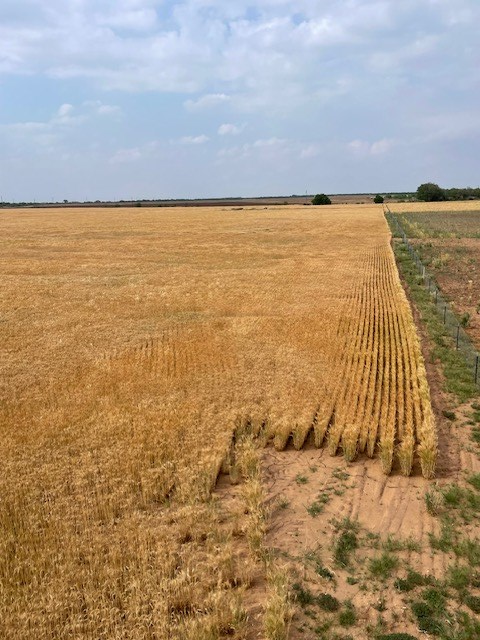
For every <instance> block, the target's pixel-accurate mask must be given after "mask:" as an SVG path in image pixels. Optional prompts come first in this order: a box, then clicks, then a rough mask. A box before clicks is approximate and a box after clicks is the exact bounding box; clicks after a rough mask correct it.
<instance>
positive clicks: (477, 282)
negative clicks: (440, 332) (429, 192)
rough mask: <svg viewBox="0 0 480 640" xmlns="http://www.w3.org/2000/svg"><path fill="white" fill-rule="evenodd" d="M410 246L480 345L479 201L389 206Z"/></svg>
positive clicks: (478, 345) (476, 342) (479, 346)
mask: <svg viewBox="0 0 480 640" xmlns="http://www.w3.org/2000/svg"><path fill="white" fill-rule="evenodd" d="M391 208H392V211H395V212H396V213H398V214H399V220H400V223H401V224H402V226H403V227H404V229H405V231H406V233H407V235H408V237H409V238H410V239H411V242H412V244H413V246H415V248H416V249H417V250H418V251H419V253H420V256H421V258H422V260H423V262H424V264H425V265H426V267H427V269H428V270H429V271H430V273H431V274H432V275H433V276H434V277H435V279H436V281H437V283H438V285H439V287H440V289H441V290H442V292H443V293H444V294H445V295H446V297H447V299H448V300H450V301H451V302H452V304H453V308H454V309H455V311H456V313H457V315H458V317H459V319H462V318H464V322H465V328H466V330H467V333H468V334H469V335H470V336H471V337H472V339H473V341H474V342H475V344H476V346H477V348H480V202H479V201H472V202H441V203H437V202H431V203H423V204H422V203H420V204H419V203H416V204H415V205H413V204H410V205H408V206H407V208H406V205H404V204H395V205H392V207H391Z"/></svg>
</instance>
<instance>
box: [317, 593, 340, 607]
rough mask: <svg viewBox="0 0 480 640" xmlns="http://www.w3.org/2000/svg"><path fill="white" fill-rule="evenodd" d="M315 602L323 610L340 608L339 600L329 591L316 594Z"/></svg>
mask: <svg viewBox="0 0 480 640" xmlns="http://www.w3.org/2000/svg"><path fill="white" fill-rule="evenodd" d="M317 603H318V606H319V607H320V608H321V609H323V610H324V611H338V610H339V609H340V602H339V601H338V600H337V598H335V597H334V596H331V595H330V594H329V593H322V595H320V596H318V598H317Z"/></svg>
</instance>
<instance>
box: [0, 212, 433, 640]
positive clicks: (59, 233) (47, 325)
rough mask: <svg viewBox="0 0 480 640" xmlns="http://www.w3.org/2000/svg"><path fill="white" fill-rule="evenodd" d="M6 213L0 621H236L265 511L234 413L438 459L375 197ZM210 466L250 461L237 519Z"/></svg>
mask: <svg viewBox="0 0 480 640" xmlns="http://www.w3.org/2000/svg"><path fill="white" fill-rule="evenodd" d="M0 228H1V234H0V244H1V251H0V263H1V274H2V288H1V315H0V339H1V349H2V354H1V355H2V357H1V365H0V366H1V386H0V400H1V416H0V419H1V423H0V436H1V438H0V453H1V460H2V473H1V476H0V636H2V637H5V638H12V639H13V638H22V639H30V638H32V639H33V638H35V639H36V640H42V639H55V640H63V639H67V638H68V639H73V638H82V639H83V638H84V639H87V638H88V639H91V640H97V639H99V638H109V639H110V638H114V639H117V638H122V639H125V640H126V639H134V640H137V639H140V638H141V639H161V640H163V639H167V638H169V639H173V640H184V639H187V640H188V639H190V638H191V639H192V640H193V638H199V639H201V640H209V639H211V640H213V639H218V638H223V637H225V638H226V637H229V638H244V637H247V635H246V634H248V620H247V615H246V610H245V607H244V601H245V598H246V597H247V594H248V590H249V588H250V586H251V585H252V584H253V582H254V574H255V569H254V568H252V567H251V566H250V560H249V557H250V556H251V558H252V562H254V560H255V554H256V553H257V556H258V549H259V547H260V546H261V540H259V537H260V538H261V535H262V532H263V531H264V527H265V523H264V522H263V521H262V518H263V515H262V513H261V508H260V507H261V505H260V502H261V488H259V472H258V468H257V466H256V465H257V463H258V460H257V459H256V458H255V455H254V454H253V452H252V451H251V450H249V448H248V446H247V444H244V445H242V446H243V449H242V447H240V448H239V450H238V451H237V454H236V456H233V455H232V438H233V441H235V439H238V434H239V433H241V432H242V430H243V431H245V430H248V432H249V433H251V434H253V436H254V437H255V439H256V441H257V442H259V443H261V444H262V445H265V446H274V447H276V448H277V449H284V448H285V447H287V446H293V447H295V448H297V449H301V448H302V447H303V446H304V445H305V443H306V442H307V441H308V442H309V443H311V444H312V445H314V446H317V447H321V446H323V445H325V446H327V447H328V450H329V451H330V453H331V454H332V455H335V454H336V453H337V452H338V453H340V452H341V453H343V455H344V456H345V457H346V458H347V460H349V461H353V460H354V459H355V457H356V456H358V455H364V454H366V455H368V456H372V457H378V458H379V464H381V465H382V468H383V470H384V471H385V473H390V472H391V471H392V469H393V471H394V472H396V473H402V474H405V475H409V474H410V473H411V472H412V469H413V470H414V472H415V473H421V472H422V473H423V475H424V476H426V477H432V475H433V474H434V469H435V461H436V454H437V436H436V430H435V424H434V420H433V415H432V410H431V405H430V397H429V388H428V384H427V380H426V375H425V367H424V363H423V359H422V356H421V351H420V346H419V341H418V338H417V335H416V332H415V327H414V324H413V320H412V315H411V311H410V307H409V305H408V302H407V300H406V297H405V295H404V292H403V289H402V287H401V284H400V281H399V277H398V274H397V270H396V266H395V262H394V258H393V254H392V251H391V248H390V234H389V230H388V227H387V224H386V222H385V220H384V218H383V214H382V207H375V206H369V205H365V206H343V207H342V206H330V207H325V208H323V207H302V206H292V207H277V208H275V207H270V208H268V209H263V208H257V209H255V208H251V209H243V210H229V209H227V208H225V209H218V208H217V209H215V208H188V209H187V208H185V209H160V208H158V209H153V208H152V209H142V208H135V209H131V210H124V209H121V210H120V209H110V210H106V209H105V210H102V209H94V210H92V209H90V210H80V209H75V210H74V209H71V210H70V209H59V210H24V211H2V212H1V213H0ZM237 449H238V447H237ZM234 458H238V459H234ZM235 466H237V467H238V469H234V468H233V467H235ZM221 471H223V472H227V473H228V472H230V474H231V475H232V476H234V475H235V473H236V472H237V471H238V473H239V474H240V475H242V476H243V477H245V478H248V479H249V480H250V484H248V485H246V487H247V488H246V489H245V492H244V493H245V503H246V504H247V505H250V506H249V507H248V509H247V510H248V512H249V514H250V518H249V524H247V525H246V526H247V529H246V530H245V528H243V529H242V527H244V525H243V524H241V523H239V522H235V520H233V521H229V522H227V523H226V522H225V518H224V516H223V515H222V513H221V506H220V505H219V504H218V501H216V500H215V495H214V494H215V491H214V489H215V485H216V482H217V478H218V476H219V473H220V472H221ZM259 505H260V506H259ZM257 507H258V508H259V512H258V513H256V511H255V509H256V508H257ZM242 536H243V537H244V538H245V539H246V540H247V542H248V545H247V546H246V547H245V548H244V547H242V545H241V544H239V542H238V540H239V539H241V538H242ZM246 549H247V551H246ZM249 554H250V555H249ZM252 566H253V565H252ZM269 579H270V583H271V589H270V596H267V599H266V604H265V634H266V637H272V638H273V637H277V636H275V635H274V631H271V630H270V631H269V629H270V627H269V624H271V620H272V619H276V618H275V616H276V617H277V618H278V616H279V615H280V613H279V611H280V612H281V607H282V589H283V588H284V587H283V583H282V579H281V576H280V577H279V574H275V572H274V570H273V569H271V571H270V578H269ZM272 612H273V613H272ZM282 615H283V614H282ZM272 616H273V618H272ZM269 634H270V635H269ZM278 637H280V636H278Z"/></svg>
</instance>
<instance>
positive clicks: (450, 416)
mask: <svg viewBox="0 0 480 640" xmlns="http://www.w3.org/2000/svg"><path fill="white" fill-rule="evenodd" d="M442 413H443V415H444V416H445V418H447V419H448V420H452V422H453V420H456V419H457V416H456V415H455V413H454V412H453V411H447V410H446V409H445V410H443V411H442Z"/></svg>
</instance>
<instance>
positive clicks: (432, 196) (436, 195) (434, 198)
mask: <svg viewBox="0 0 480 640" xmlns="http://www.w3.org/2000/svg"><path fill="white" fill-rule="evenodd" d="M417 198H418V199H419V200H423V201H424V202H439V201H441V200H445V191H444V190H443V189H442V188H441V187H439V186H438V184H435V183H434V182H425V183H424V184H421V185H420V186H419V187H418V189H417Z"/></svg>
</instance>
